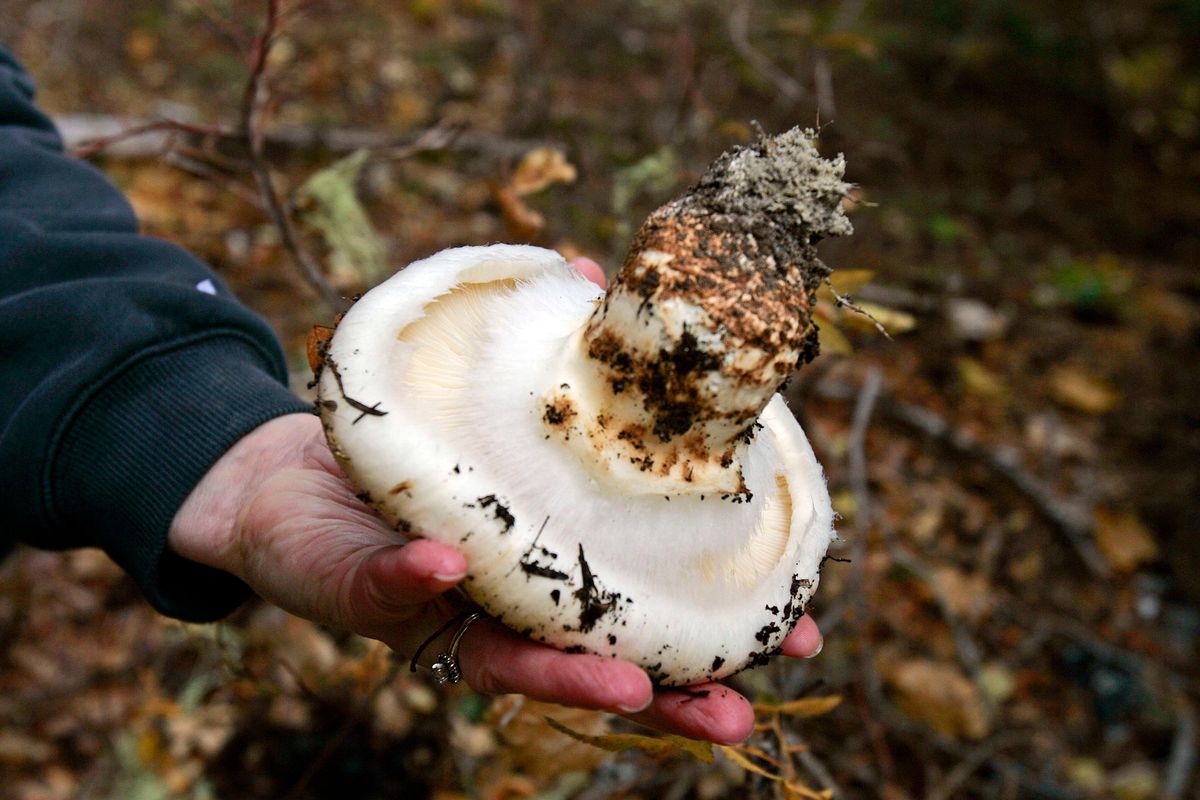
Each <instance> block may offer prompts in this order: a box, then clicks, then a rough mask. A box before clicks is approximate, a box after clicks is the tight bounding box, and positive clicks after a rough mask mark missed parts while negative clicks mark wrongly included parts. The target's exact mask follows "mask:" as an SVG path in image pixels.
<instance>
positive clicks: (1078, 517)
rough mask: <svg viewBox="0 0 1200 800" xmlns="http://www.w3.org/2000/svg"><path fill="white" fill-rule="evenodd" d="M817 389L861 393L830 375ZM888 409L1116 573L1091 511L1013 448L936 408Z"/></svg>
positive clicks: (1100, 569)
mask: <svg viewBox="0 0 1200 800" xmlns="http://www.w3.org/2000/svg"><path fill="white" fill-rule="evenodd" d="M813 390H814V391H815V393H816V394H818V395H819V396H821V397H825V398H829V399H835V400H849V399H851V398H852V397H854V396H855V395H856V392H855V390H854V389H853V387H851V386H850V385H849V384H846V383H842V382H838V381H834V380H828V379H827V380H823V381H821V382H820V383H818V384H816V385H815V386H814V387H813ZM883 411H884V413H885V414H886V415H887V416H888V417H889V418H890V419H892V420H893V421H895V422H898V423H900V424H901V425H903V426H905V427H907V428H910V429H913V430H916V431H918V432H919V433H922V434H924V435H926V436H928V437H929V438H931V439H934V440H936V441H937V442H939V443H941V444H943V445H945V446H947V447H949V448H950V449H951V450H954V451H956V452H957V453H959V454H960V455H962V456H965V457H967V458H971V459H974V460H977V461H980V462H981V463H983V464H984V465H986V466H987V467H989V468H990V469H991V470H992V471H993V472H994V473H996V474H997V475H999V476H1000V477H1002V478H1004V479H1005V480H1006V481H1007V482H1008V483H1009V484H1010V485H1011V486H1012V487H1013V488H1014V489H1016V490H1017V491H1018V492H1020V493H1021V494H1022V495H1024V497H1025V498H1026V499H1027V500H1029V501H1030V502H1031V503H1032V504H1033V505H1034V507H1035V508H1036V509H1037V510H1038V512H1039V513H1040V514H1041V515H1042V516H1043V517H1045V518H1046V520H1047V521H1049V522H1050V523H1051V524H1053V525H1054V527H1055V528H1057V529H1058V530H1059V532H1061V533H1062V534H1063V535H1064V536H1065V537H1066V538H1067V541H1068V542H1069V543H1070V544H1071V546H1072V547H1074V548H1075V551H1076V553H1078V555H1079V557H1080V559H1081V560H1082V561H1083V563H1084V566H1086V567H1087V568H1088V570H1089V571H1090V572H1091V573H1092V574H1093V575H1095V576H1096V577H1099V578H1107V577H1109V575H1110V572H1111V571H1110V568H1109V566H1108V562H1107V561H1105V559H1104V556H1103V555H1101V553H1100V551H1099V550H1098V549H1097V547H1096V544H1095V542H1094V541H1093V540H1092V521H1091V515H1090V514H1089V513H1088V512H1087V510H1085V509H1083V508H1080V507H1079V506H1078V505H1076V504H1075V503H1073V502H1072V501H1070V500H1067V499H1065V498H1062V497H1060V496H1059V495H1058V493H1057V492H1055V491H1054V490H1053V489H1052V488H1050V487H1049V486H1047V485H1046V484H1044V483H1042V482H1041V481H1039V480H1038V479H1037V478H1036V477H1035V476H1033V475H1032V474H1030V473H1029V472H1028V471H1027V470H1026V469H1025V468H1024V467H1023V466H1022V465H1021V463H1020V457H1019V454H1018V452H1017V451H1016V450H1015V449H1014V448H1011V447H988V446H986V445H984V444H982V443H981V442H980V441H979V440H978V439H977V438H976V437H975V436H974V434H972V433H970V432H968V431H965V430H963V429H961V428H955V427H953V426H952V425H951V424H950V423H949V422H947V421H946V420H945V419H943V418H942V417H940V416H938V415H937V414H935V413H934V412H932V411H930V410H928V409H926V408H922V407H921V406H918V405H914V404H911V403H904V402H902V401H900V400H897V399H895V398H889V399H888V402H887V403H885V404H883Z"/></svg>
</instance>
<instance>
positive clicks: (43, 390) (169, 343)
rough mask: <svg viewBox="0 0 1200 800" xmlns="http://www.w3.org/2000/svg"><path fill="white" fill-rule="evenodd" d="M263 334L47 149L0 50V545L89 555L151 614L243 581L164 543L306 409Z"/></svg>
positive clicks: (28, 94)
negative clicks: (238, 454) (219, 479)
mask: <svg viewBox="0 0 1200 800" xmlns="http://www.w3.org/2000/svg"><path fill="white" fill-rule="evenodd" d="M286 377H287V371H286V366H285V363H284V359H283V356H282V353H281V351H280V348H279V344H278V342H277V340H276V339H275V337H274V334H273V333H272V331H271V330H270V328H269V326H268V325H267V324H266V323H265V322H264V321H263V320H261V319H260V318H258V317H257V316H255V315H254V314H252V313H251V312H250V311H248V310H247V309H246V308H245V307H244V306H242V305H241V304H240V303H238V302H237V300H236V299H235V298H234V297H233V296H232V295H230V293H229V292H228V291H227V290H226V289H225V287H224V286H222V285H221V283H220V281H219V280H218V279H217V278H216V276H215V275H214V274H213V273H212V272H211V271H210V270H209V269H208V268H207V267H205V266H204V265H203V264H201V263H200V262H199V261H197V260H196V259H195V258H193V257H192V256H191V255H189V254H188V253H186V252H185V251H183V250H181V249H179V248H178V247H175V246H173V245H170V244H168V243H166V242H163V241H160V240H156V239H153V238H150V237H146V236H141V235H139V233H138V223H137V219H136V218H135V217H134V214H133V211H132V209H131V208H130V206H129V204H128V203H127V202H126V200H125V199H124V198H123V197H122V196H121V194H120V192H119V191H118V190H117V189H116V188H115V187H114V186H113V185H112V184H111V183H109V182H108V180H107V179H106V178H105V177H104V176H103V175H102V174H101V173H100V172H99V171H98V170H96V169H94V168H93V167H91V166H90V165H89V164H87V163H84V162H82V161H79V160H77V159H74V158H71V157H69V156H67V155H65V154H63V152H62V149H61V144H60V141H59V138H58V135H57V133H56V132H55V130H54V128H53V126H52V125H51V124H50V122H49V120H48V119H47V118H46V117H45V115H43V114H42V113H41V112H40V111H39V110H38V109H37V108H36V107H35V106H34V104H33V87H32V85H31V83H30V81H29V78H28V76H27V75H26V74H25V73H24V72H23V71H22V70H21V68H20V66H19V65H18V64H17V62H16V61H15V59H13V58H12V57H11V56H10V55H9V54H8V53H7V52H6V51H5V50H4V49H3V48H0V547H2V546H3V544H4V543H5V541H7V542H9V543H11V542H14V541H24V542H28V543H29V544H32V545H34V546H37V547H44V548H56V549H57V548H67V547H80V546H97V547H102V548H104V550H106V551H107V552H108V553H109V555H110V556H111V557H112V558H113V559H114V560H115V561H116V562H117V563H119V564H120V565H121V566H122V567H124V568H125V569H126V570H127V571H128V572H129V573H130V574H131V575H132V576H133V577H134V578H135V579H136V580H137V582H138V584H139V585H140V586H141V588H142V590H143V591H144V592H145V593H146V596H147V598H148V599H149V600H150V602H151V603H152V604H153V605H154V606H155V607H156V608H157V609H159V610H160V611H162V612H164V613H166V614H169V615H172V616H176V617H179V618H181V619H188V620H209V619H215V618H218V617H220V616H222V615H224V614H226V613H228V612H229V611H230V610H232V609H233V608H234V607H236V606H237V604H238V603H240V602H241V601H242V600H243V599H244V598H245V596H246V594H247V591H248V590H247V589H246V588H245V587H244V586H243V585H241V584H240V583H239V582H238V581H236V580H235V579H233V578H232V577H231V576H229V575H227V574H225V573H222V572H219V571H217V570H214V569H211V568H209V567H204V566H202V565H199V564H195V563H193V562H189V561H186V560H184V559H182V558H180V557H179V556H177V555H175V554H174V553H172V552H171V551H170V550H168V549H167V547H166V536H167V530H168V528H169V526H170V523H171V520H172V518H173V517H174V514H175V511H176V510H177V509H178V508H179V506H180V504H181V503H182V502H183V500H184V498H186V497H187V495H188V493H189V492H190V491H191V489H192V488H193V487H194V486H195V485H196V483H197V482H198V481H199V480H200V478H201V477H202V476H203V475H204V473H205V472H206V471H207V470H208V468H209V467H210V466H211V465H212V464H213V462H215V461H216V460H217V458H219V457H220V455H221V454H222V453H223V452H225V450H227V449H228V448H229V447H230V446H231V445H232V444H233V443H234V442H236V441H237V440H238V439H239V438H241V437H242V436H243V435H245V434H246V433H248V432H249V431H251V430H252V429H253V428H255V427H257V426H258V425H260V424H261V423H263V422H265V421H267V420H269V419H272V418H274V417H277V416H280V415H282V414H286V413H292V412H296V411H304V410H307V406H306V405H305V404H303V403H301V402H300V401H299V400H298V399H297V398H296V397H295V396H294V395H292V394H291V393H290V392H289V391H288V390H287V388H286V385H285V384H286Z"/></svg>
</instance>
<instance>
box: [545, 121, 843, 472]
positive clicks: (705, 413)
mask: <svg viewBox="0 0 1200 800" xmlns="http://www.w3.org/2000/svg"><path fill="white" fill-rule="evenodd" d="M814 139H815V133H814V132H813V131H811V130H801V129H799V128H793V129H792V130H790V131H788V132H786V133H784V134H781V135H779V136H776V137H767V136H761V137H760V138H759V140H758V141H757V142H755V143H754V144H752V145H750V146H748V147H744V148H736V149H734V150H732V151H730V152H727V153H725V154H724V155H722V156H721V157H720V158H719V159H718V160H717V161H716V162H714V163H713V164H712V166H710V167H709V169H708V170H707V171H706V172H705V173H704V175H703V176H702V177H701V179H700V181H699V182H698V183H697V184H696V185H695V186H694V187H692V188H691V189H690V190H689V191H688V192H687V193H685V194H684V195H683V196H682V197H679V198H677V199H676V200H673V201H672V202H670V203H668V204H667V205H665V206H663V207H661V208H659V209H658V210H657V211H655V212H654V213H653V214H652V215H651V216H650V217H649V218H648V219H647V220H646V222H645V223H643V225H642V227H641V228H640V229H639V230H638V232H637V234H636V235H635V237H634V240H633V245H632V247H631V249H630V252H629V255H628V256H627V257H626V259H625V262H624V264H623V265H622V267H621V270H620V272H619V273H618V274H617V276H616V278H615V279H614V281H613V284H612V287H611V288H610V289H609V291H608V293H607V295H606V296H605V297H604V300H603V302H602V303H600V304H599V306H598V307H597V309H596V311H595V312H594V314H593V315H592V317H591V319H590V320H589V321H588V324H587V325H586V326H585V328H584V330H583V331H582V332H581V337H580V340H579V341H578V342H577V343H576V344H578V346H579V348H580V349H581V351H582V352H581V353H580V352H576V353H574V354H573V355H574V356H575V357H579V356H582V358H583V360H584V361H585V362H586V364H587V366H586V367H580V368H579V369H578V370H575V371H574V372H575V383H574V384H573V383H572V382H569V381H567V382H563V383H561V384H559V386H558V388H557V389H555V390H554V391H553V392H552V393H551V395H550V396H549V397H548V398H546V400H547V413H546V418H545V419H546V422H547V424H548V426H549V427H550V428H551V430H552V431H556V432H558V433H559V434H560V435H561V436H563V438H565V439H566V440H567V441H568V442H569V443H572V444H574V446H577V447H586V448H588V449H593V450H594V451H595V452H596V453H598V454H600V455H601V463H602V464H603V465H604V467H605V468H606V470H605V471H606V472H607V476H608V477H609V478H612V479H615V480H616V481H617V482H618V483H620V484H622V485H623V486H625V487H626V488H627V489H630V490H632V491H635V492H638V493H646V492H658V493H667V494H671V493H702V492H706V491H707V492H714V491H720V492H725V493H731V494H737V493H743V492H745V491H746V490H745V484H744V482H743V481H742V474H741V466H740V465H741V457H740V455H741V453H740V451H741V450H742V449H743V448H744V447H745V445H746V444H748V442H749V441H750V439H751V438H752V437H753V435H754V430H755V423H756V420H757V419H758V417H759V414H760V413H761V412H762V410H763V408H764V406H766V404H767V402H768V401H769V400H770V399H771V397H772V396H773V395H774V394H775V393H776V391H777V390H778V389H779V387H780V385H781V384H782V383H783V382H784V381H785V380H786V379H787V378H788V376H789V375H790V374H791V373H792V371H793V370H794V369H795V368H796V367H797V366H799V365H800V364H802V363H805V362H807V361H808V360H811V358H812V357H813V356H814V355H815V354H816V351H817V342H816V335H815V334H816V328H815V327H814V326H813V325H812V324H811V322H812V321H811V309H812V305H813V302H814V295H815V293H816V290H817V287H818V286H819V285H820V284H821V281H822V280H824V278H825V277H826V276H828V274H829V269H828V268H827V267H826V266H825V265H824V264H822V263H821V261H820V260H819V259H818V258H817V256H816V248H815V245H816V243H817V242H818V241H819V240H820V239H822V238H824V237H826V236H838V235H844V234H849V233H850V231H851V227H850V222H849V220H848V219H847V218H846V216H845V214H844V212H843V209H842V202H843V200H844V198H845V196H846V194H847V191H848V189H849V188H850V186H849V184H847V183H845V182H844V181H843V180H842V176H843V172H844V168H845V164H844V161H843V160H842V158H841V156H839V157H837V158H836V159H823V158H821V157H820V156H819V155H818V153H817V150H816V147H815V145H814ZM579 383H583V384H588V385H586V386H576V385H575V384H579ZM585 398H586V399H587V400H590V402H584V400H585ZM567 416H569V418H570V420H571V421H572V423H571V424H570V425H564V424H562V423H563V420H564V418H565V417H567ZM580 431H582V432H583V433H584V434H585V435H584V436H573V435H572V434H573V433H577V432H580ZM590 457H591V458H595V455H591V456H590ZM648 477H650V478H652V480H650V481H647V478H648ZM637 487H641V488H637ZM647 487H649V488H647Z"/></svg>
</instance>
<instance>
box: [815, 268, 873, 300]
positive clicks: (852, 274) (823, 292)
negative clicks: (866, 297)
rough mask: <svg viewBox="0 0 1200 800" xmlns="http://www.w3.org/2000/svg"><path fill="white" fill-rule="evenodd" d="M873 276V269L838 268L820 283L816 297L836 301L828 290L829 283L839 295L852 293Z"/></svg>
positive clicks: (868, 281)
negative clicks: (825, 281)
mask: <svg viewBox="0 0 1200 800" xmlns="http://www.w3.org/2000/svg"><path fill="white" fill-rule="evenodd" d="M874 277H875V272H874V270H869V269H839V270H835V271H834V273H833V274H832V275H830V276H829V281H828V282H827V283H824V284H822V285H821V288H820V289H818V290H817V297H820V298H822V299H825V300H830V301H836V300H837V298H836V297H835V296H834V294H833V291H830V284H832V285H833V290H834V291H836V292H837V293H838V294H840V295H843V296H845V295H853V294H854V293H855V292H857V291H859V290H860V289H862V288H863V287H864V286H866V285H867V284H868V283H870V282H871V279H872V278H874Z"/></svg>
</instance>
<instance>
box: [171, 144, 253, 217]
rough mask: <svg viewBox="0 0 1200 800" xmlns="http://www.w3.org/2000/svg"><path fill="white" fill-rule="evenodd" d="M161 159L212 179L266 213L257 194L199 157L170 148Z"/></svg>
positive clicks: (178, 167) (191, 172)
mask: <svg viewBox="0 0 1200 800" xmlns="http://www.w3.org/2000/svg"><path fill="white" fill-rule="evenodd" d="M163 161H165V162H166V163H167V164H169V165H171V166H172V167H175V168H176V169H181V170H183V171H184V172H187V173H189V174H192V175H195V176H196V177H198V178H204V179H206V180H210V181H212V182H213V183H215V184H217V185H218V186H220V187H221V188H222V189H224V190H225V191H227V192H229V193H230V194H232V195H235V196H237V197H238V198H239V199H241V200H243V201H245V202H246V203H247V204H248V205H250V206H252V207H253V208H256V209H258V210H259V211H262V212H263V213H266V211H267V208H266V206H264V205H263V201H262V198H261V197H260V196H259V195H257V194H255V193H254V192H253V191H251V190H250V189H248V188H247V187H245V186H243V185H242V184H240V183H238V182H237V181H235V180H233V179H232V178H230V177H229V176H228V175H225V174H224V173H222V172H221V171H220V170H218V169H214V168H213V167H212V166H211V165H209V164H206V163H204V162H203V161H201V160H199V159H196V158H192V157H190V156H185V155H183V154H182V153H179V152H176V151H174V150H172V151H170V152H167V153H164V154H163Z"/></svg>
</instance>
